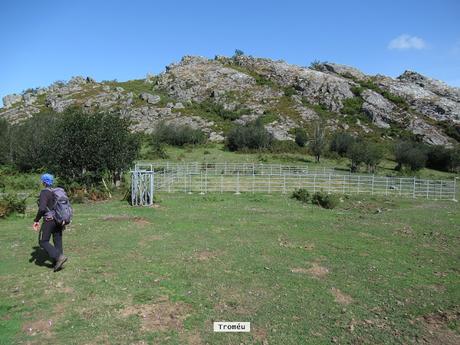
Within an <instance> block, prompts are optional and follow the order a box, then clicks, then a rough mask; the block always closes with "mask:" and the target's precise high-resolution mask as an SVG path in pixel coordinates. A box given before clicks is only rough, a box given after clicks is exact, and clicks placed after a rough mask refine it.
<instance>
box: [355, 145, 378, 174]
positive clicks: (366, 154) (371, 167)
mask: <svg viewBox="0 0 460 345" xmlns="http://www.w3.org/2000/svg"><path fill="white" fill-rule="evenodd" d="M360 145H361V147H362V148H363V159H362V161H363V163H364V164H366V165H367V172H369V173H375V170H376V167H377V165H378V164H379V163H380V161H381V160H382V158H383V150H382V148H381V147H380V146H379V145H378V144H376V143H372V142H362V143H360Z"/></svg>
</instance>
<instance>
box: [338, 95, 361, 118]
mask: <svg viewBox="0 0 460 345" xmlns="http://www.w3.org/2000/svg"><path fill="white" fill-rule="evenodd" d="M342 103H343V108H342V109H341V112H342V113H343V114H348V115H357V114H360V113H361V112H362V106H363V100H362V98H360V97H352V98H347V99H345V100H343V102H342Z"/></svg>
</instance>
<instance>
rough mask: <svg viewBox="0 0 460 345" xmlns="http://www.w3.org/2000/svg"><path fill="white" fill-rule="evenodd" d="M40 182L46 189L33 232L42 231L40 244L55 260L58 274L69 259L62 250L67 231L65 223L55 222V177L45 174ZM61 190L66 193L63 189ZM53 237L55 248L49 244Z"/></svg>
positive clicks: (41, 195)
mask: <svg viewBox="0 0 460 345" xmlns="http://www.w3.org/2000/svg"><path fill="white" fill-rule="evenodd" d="M40 180H41V182H42V183H43V186H44V187H45V188H44V189H43V190H42V191H41V192H40V197H39V199H38V212H37V216H36V217H35V220H34V225H33V230H34V231H38V230H39V229H40V232H39V235H38V243H39V245H40V247H42V248H43V249H45V250H46V251H47V252H48V255H49V256H50V257H51V258H52V259H53V260H54V263H55V264H54V271H55V272H56V271H58V270H59V269H60V268H62V265H63V264H64V262H66V261H67V257H66V256H64V252H63V249H62V231H63V230H64V229H65V223H64V222H62V223H57V222H56V221H55V218H56V216H55V211H54V208H55V205H56V194H55V192H54V191H53V189H51V187H52V186H53V183H54V177H53V175H50V174H43V175H42V176H41V177H40ZM59 189H61V188H59ZM61 190H62V191H64V190H63V189H61ZM64 194H65V193H64ZM66 197H67V196H66ZM41 218H43V223H42V226H41V228H40V223H39V222H40V219H41ZM51 235H52V236H53V244H54V246H53V245H51V244H50V242H49V241H50V238H51Z"/></svg>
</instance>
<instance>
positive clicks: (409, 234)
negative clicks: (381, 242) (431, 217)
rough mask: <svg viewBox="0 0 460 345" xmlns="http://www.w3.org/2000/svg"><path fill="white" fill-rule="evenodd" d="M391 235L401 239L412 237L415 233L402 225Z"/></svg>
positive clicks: (409, 227) (407, 226) (408, 226)
mask: <svg viewBox="0 0 460 345" xmlns="http://www.w3.org/2000/svg"><path fill="white" fill-rule="evenodd" d="M393 234H394V235H397V236H403V237H412V236H414V234H415V233H414V229H412V227H411V226H410V225H404V226H403V227H402V228H400V229H397V230H395V231H393Z"/></svg>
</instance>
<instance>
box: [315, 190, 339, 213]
mask: <svg viewBox="0 0 460 345" xmlns="http://www.w3.org/2000/svg"><path fill="white" fill-rule="evenodd" d="M311 202H312V203H313V204H315V205H319V206H321V207H322V208H327V209H333V208H335V207H336V206H337V205H338V204H339V198H338V197H337V196H336V195H334V194H327V193H325V192H316V193H314V194H313V196H312V198H311Z"/></svg>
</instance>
